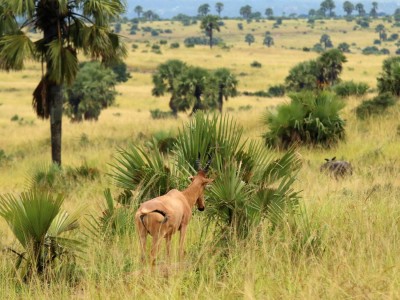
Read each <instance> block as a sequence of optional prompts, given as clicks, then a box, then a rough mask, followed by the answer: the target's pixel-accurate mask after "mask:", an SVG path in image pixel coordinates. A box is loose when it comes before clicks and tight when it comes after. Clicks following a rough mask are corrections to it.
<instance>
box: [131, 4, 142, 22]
mask: <svg viewBox="0 0 400 300" xmlns="http://www.w3.org/2000/svg"><path fill="white" fill-rule="evenodd" d="M133 11H134V12H135V13H136V14H137V17H138V19H140V15H141V14H142V13H143V7H141V6H140V5H137V6H136V7H135V8H134V10H133Z"/></svg>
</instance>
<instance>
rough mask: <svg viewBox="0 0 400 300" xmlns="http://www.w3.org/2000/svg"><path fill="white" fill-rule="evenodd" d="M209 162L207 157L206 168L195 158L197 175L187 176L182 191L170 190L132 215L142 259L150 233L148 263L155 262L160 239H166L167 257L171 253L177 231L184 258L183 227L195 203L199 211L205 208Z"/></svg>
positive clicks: (210, 180) (186, 224)
mask: <svg viewBox="0 0 400 300" xmlns="http://www.w3.org/2000/svg"><path fill="white" fill-rule="evenodd" d="M210 163H211V158H210V159H209V160H208V162H207V164H206V166H205V168H204V169H203V168H201V166H200V160H197V161H196V164H197V168H198V171H197V174H196V175H195V176H191V177H189V179H190V180H191V181H192V182H191V184H190V185H189V186H188V187H187V188H186V189H185V190H184V191H178V190H177V189H173V190H170V191H169V192H168V193H167V194H165V195H163V196H159V197H156V198H154V199H151V200H148V201H146V202H143V203H142V204H141V205H140V207H139V209H138V211H137V212H136V215H135V221H136V228H137V231H138V234H139V238H140V245H141V248H142V261H145V252H146V238H147V235H148V234H149V235H151V236H152V238H153V244H152V249H151V254H150V262H151V264H152V265H154V264H155V260H156V257H157V252H158V248H159V246H160V243H161V241H162V238H165V240H166V246H167V259H168V260H169V259H170V255H171V237H172V235H173V234H174V233H175V232H177V231H178V230H179V231H180V240H179V258H180V259H181V260H182V258H183V243H184V241H185V235H186V229H187V226H188V224H189V221H190V219H191V217H192V208H193V206H194V205H195V204H197V207H198V209H199V210H200V211H203V210H204V188H205V186H206V185H207V184H209V183H211V182H212V181H213V179H209V178H207V171H208V168H209V166H210Z"/></svg>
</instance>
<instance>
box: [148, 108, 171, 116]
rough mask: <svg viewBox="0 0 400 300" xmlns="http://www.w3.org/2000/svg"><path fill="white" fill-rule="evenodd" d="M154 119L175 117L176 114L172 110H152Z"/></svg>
mask: <svg viewBox="0 0 400 300" xmlns="http://www.w3.org/2000/svg"><path fill="white" fill-rule="evenodd" d="M150 114H151V118H152V119H167V118H175V115H174V114H173V113H172V112H170V111H162V110H159V109H158V108H157V109H154V110H150Z"/></svg>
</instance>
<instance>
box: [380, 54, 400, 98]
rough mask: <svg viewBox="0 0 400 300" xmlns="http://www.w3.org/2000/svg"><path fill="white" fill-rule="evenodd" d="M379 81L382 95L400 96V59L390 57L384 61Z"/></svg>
mask: <svg viewBox="0 0 400 300" xmlns="http://www.w3.org/2000/svg"><path fill="white" fill-rule="evenodd" d="M377 81H378V91H379V93H380V94H382V93H386V92H389V93H391V94H392V95H395V96H400V57H390V58H387V59H385V60H384V61H383V65H382V73H381V74H380V76H379V77H378V78H377Z"/></svg>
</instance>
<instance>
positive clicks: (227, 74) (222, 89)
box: [214, 68, 239, 113]
mask: <svg viewBox="0 0 400 300" xmlns="http://www.w3.org/2000/svg"><path fill="white" fill-rule="evenodd" d="M214 80H215V82H216V84H217V88H218V110H219V111H220V112H221V113H222V105H223V102H224V99H225V100H226V101H228V99H229V97H235V96H237V94H238V91H237V85H238V83H239V81H238V80H237V78H236V76H235V75H234V74H233V73H232V72H231V71H230V70H229V69H226V68H220V69H217V70H215V71H214Z"/></svg>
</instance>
